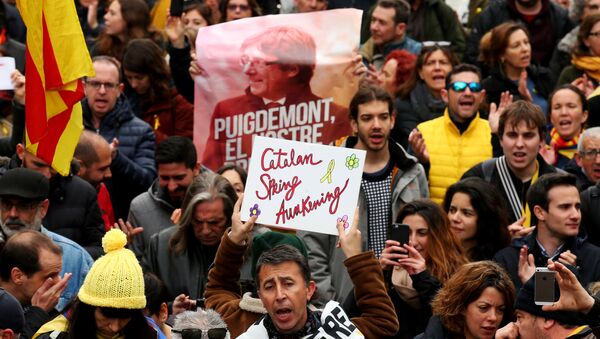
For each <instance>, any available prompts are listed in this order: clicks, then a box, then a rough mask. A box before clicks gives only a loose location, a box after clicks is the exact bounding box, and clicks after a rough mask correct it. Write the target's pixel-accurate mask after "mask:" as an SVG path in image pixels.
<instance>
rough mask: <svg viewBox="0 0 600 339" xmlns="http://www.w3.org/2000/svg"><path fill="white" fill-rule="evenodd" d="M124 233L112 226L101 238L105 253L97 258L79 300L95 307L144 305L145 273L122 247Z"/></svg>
mask: <svg viewBox="0 0 600 339" xmlns="http://www.w3.org/2000/svg"><path fill="white" fill-rule="evenodd" d="M126 244H127V236H126V235H125V233H123V232H122V231H121V230H118V229H112V230H110V231H108V232H106V235H105V236H104V237H103V238H102V247H103V248H104V252H106V254H105V255H104V256H102V257H101V258H99V259H98V260H96V262H95V263H94V265H92V268H91V269H90V271H89V272H88V274H87V276H86V277H85V281H84V282H83V285H82V286H81V289H80V290H79V294H78V295H77V296H78V297H79V300H81V301H82V302H84V303H86V304H88V305H91V306H96V307H110V308H124V309H143V308H144V307H146V295H145V294H144V275H143V273H142V268H141V267H140V264H139V263H138V261H137V259H136V257H135V255H134V254H133V252H131V251H130V250H128V249H126V248H125V245H126Z"/></svg>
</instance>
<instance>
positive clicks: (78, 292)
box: [0, 0, 600, 339]
mask: <svg viewBox="0 0 600 339" xmlns="http://www.w3.org/2000/svg"><path fill="white" fill-rule="evenodd" d="M171 1H174V0H171ZM463 2H464V4H462V5H461V6H459V7H457V8H454V7H451V6H450V5H452V6H455V4H449V3H446V2H444V1H442V0H368V1H365V0H362V1H349V0H258V1H257V0H204V1H202V0H187V1H183V11H182V13H181V15H179V14H178V13H177V16H176V15H173V16H171V15H169V11H168V10H167V9H168V5H165V3H168V1H165V0H112V1H111V0H75V7H76V9H77V13H78V15H79V18H80V24H81V27H82V31H83V33H84V36H85V40H86V42H87V44H88V47H89V50H90V55H91V56H92V63H93V67H94V71H95V75H94V76H93V77H88V78H86V79H83V81H84V86H85V98H84V99H83V100H82V102H81V104H82V108H83V126H84V131H83V133H82V134H81V137H80V140H79V143H78V145H77V148H76V150H75V154H74V157H73V161H72V162H71V171H70V173H69V175H67V176H63V175H60V174H58V173H57V172H56V171H55V170H54V169H53V168H52V167H51V166H50V164H49V163H48V162H46V161H44V160H43V159H40V158H38V157H37V156H36V154H35V153H32V151H31V150H30V148H28V147H27V145H26V140H28V139H27V138H26V137H25V135H24V134H25V113H24V111H25V109H24V107H25V105H26V102H27V100H26V90H25V88H26V85H25V84H26V78H25V76H24V75H23V74H25V72H24V67H25V66H24V65H25V58H26V53H25V48H26V40H25V37H26V34H25V32H26V28H25V27H24V25H23V22H22V21H21V19H20V16H19V12H18V10H17V9H16V7H15V3H14V1H11V0H4V1H2V2H0V54H1V55H2V56H10V57H13V58H15V61H16V68H17V70H15V71H14V72H13V73H12V74H11V81H12V83H13V87H14V90H10V91H8V90H3V91H0V336H1V337H2V338H94V337H95V338H102V339H104V338H126V339H127V338H183V339H189V338H210V339H218V338H237V337H240V338H375V339H377V338H415V337H416V338H432V339H433V338H435V339H437V338H440V339H442V338H469V339H484V338H505V339H510V338H513V339H514V338H524V339H530V338H596V337H600V294H598V290H599V288H598V286H599V285H600V247H599V246H600V157H599V155H600V87H599V86H598V85H599V84H600V0H560V1H559V0H495V1H485V0H469V1H467V0H463ZM348 7H353V8H358V9H362V10H363V11H364V12H363V22H362V30H361V32H360V35H361V37H360V38H361V45H360V47H359V48H358V46H357V48H358V50H357V52H355V55H354V56H352V57H351V58H350V59H351V61H350V66H351V67H349V69H351V71H352V72H351V75H350V77H349V78H348V81H356V82H357V83H358V84H359V85H358V86H356V88H357V90H356V92H355V93H353V95H351V100H350V103H349V105H348V108H345V107H342V106H340V105H337V104H332V105H331V112H332V113H331V114H332V115H336V117H340V116H341V117H342V118H340V119H338V120H337V123H336V124H332V125H326V126H324V130H323V135H324V136H325V138H329V139H330V140H328V141H332V144H335V145H336V146H338V147H346V148H353V149H360V150H364V151H366V158H365V162H364V168H363V173H362V180H361V184H360V193H359V197H358V206H357V207H356V210H355V217H354V220H352V222H351V225H350V226H349V227H347V225H346V226H345V225H344V222H343V221H342V222H338V224H337V225H331V226H332V227H333V226H336V227H337V229H338V235H335V236H334V235H330V234H321V233H314V232H308V231H291V232H290V231H289V230H288V231H282V230H281V229H274V228H269V227H267V226H265V225H261V224H259V223H257V222H256V221H257V217H256V216H253V217H251V218H250V219H249V220H247V221H245V222H244V221H242V219H244V218H243V217H242V215H241V212H240V208H241V205H242V201H243V199H244V198H243V192H244V187H245V184H246V180H247V176H248V175H247V172H246V170H247V168H245V167H244V166H240V164H239V163H228V162H226V161H224V158H223V156H222V150H221V147H222V145H221V144H219V143H217V142H214V140H212V141H211V140H209V143H208V144H207V146H206V149H205V150H204V154H203V157H202V156H199V155H198V154H197V148H196V147H195V145H194V142H193V127H194V119H195V116H194V100H195V98H194V91H195V84H194V79H195V78H201V77H204V76H207V75H206V72H205V70H204V69H203V67H202V64H201V62H199V61H198V60H197V59H196V48H197V47H196V46H201V44H197V42H196V36H197V34H198V31H199V30H200V29H202V28H203V27H205V26H209V25H218V24H223V23H225V22H229V21H233V20H244V19H246V18H250V17H256V16H261V15H267V14H291V13H305V12H314V11H324V10H333V9H338V8H348ZM457 11H458V12H457ZM173 14H175V13H173ZM289 18H290V19H289V20H290V22H291V23H293V20H294V18H295V16H290V17H289ZM339 24H340V25H343V23H339ZM323 34H327V32H323ZM356 34H359V32H356ZM240 45H241V46H242V52H243V53H246V54H244V56H245V57H246V58H242V60H241V63H242V66H243V75H241V76H242V77H248V78H249V79H251V81H250V83H249V85H248V88H247V89H246V93H245V95H243V96H240V97H234V98H232V99H227V100H224V101H222V102H220V103H218V104H217V107H216V108H215V113H214V115H222V116H226V115H227V114H231V111H233V110H240V109H242V108H243V109H246V108H244V107H253V108H256V107H262V108H268V107H271V106H268V105H270V104H272V103H274V102H279V103H280V104H281V103H282V102H283V103H285V104H292V103H298V102H303V101H307V100H316V99H320V98H319V97H318V96H317V95H315V94H314V93H313V92H312V90H311V86H310V82H311V79H312V80H314V79H313V73H314V68H315V67H314V66H315V63H316V61H315V55H316V54H315V53H316V52H315V49H316V47H315V42H314V39H313V38H312V37H310V36H309V35H308V34H307V33H305V32H302V31H301V30H299V29H296V28H291V27H277V28H275V29H273V30H265V31H264V32H263V33H261V34H258V35H256V36H252V37H250V38H248V37H246V36H242V34H240ZM283 46H285V47H283ZM198 48H200V47H198ZM291 51H293V52H294V53H297V54H298V55H302V56H303V57H306V58H305V59H306V60H303V62H304V63H300V62H299V63H298V64H294V62H293V61H290V59H289V58H286V53H291ZM250 53H255V55H254V54H250ZM261 58H262V59H261ZM291 60H296V59H294V58H292V59H291ZM29 100H32V99H31V98H29ZM245 111H247V110H244V112H245ZM345 117H347V118H346V119H344V118H345ZM204 123H205V124H210V122H209V121H206V122H204ZM211 137H213V136H212V135H211V136H210V137H209V138H211ZM340 137H341V138H340ZM243 138H248V142H246V141H244V143H247V144H245V145H244V147H250V144H249V142H251V141H250V140H251V136H250V135H246V136H243ZM596 207H598V208H596ZM392 224H405V225H406V227H407V233H408V239H407V240H406V242H404V243H400V242H399V241H397V240H398V239H392V238H391V233H392V232H391V227H392ZM346 228H347V229H346ZM541 267H543V268H547V269H549V270H550V271H552V272H554V277H555V280H556V281H555V283H554V287H555V289H554V299H553V301H551V302H548V303H546V304H545V305H543V306H542V305H539V303H537V301H536V298H537V297H536V294H537V292H536V289H538V288H539V287H538V282H539V281H538V282H536V279H539V278H537V275H536V274H535V272H536V271H537V270H539V269H540V268H541Z"/></svg>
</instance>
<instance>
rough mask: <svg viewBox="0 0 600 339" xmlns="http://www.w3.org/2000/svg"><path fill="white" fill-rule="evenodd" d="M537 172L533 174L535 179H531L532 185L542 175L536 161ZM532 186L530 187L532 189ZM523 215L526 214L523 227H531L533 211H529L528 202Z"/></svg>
mask: <svg viewBox="0 0 600 339" xmlns="http://www.w3.org/2000/svg"><path fill="white" fill-rule="evenodd" d="M535 166H536V169H535V172H534V173H533V177H532V178H531V185H533V183H534V182H535V181H536V180H537V178H538V176H539V174H540V164H539V163H538V162H537V160H536V161H535ZM531 185H529V187H531ZM523 214H525V222H523V226H525V227H531V210H530V209H529V204H528V203H527V202H525V207H524V208H523Z"/></svg>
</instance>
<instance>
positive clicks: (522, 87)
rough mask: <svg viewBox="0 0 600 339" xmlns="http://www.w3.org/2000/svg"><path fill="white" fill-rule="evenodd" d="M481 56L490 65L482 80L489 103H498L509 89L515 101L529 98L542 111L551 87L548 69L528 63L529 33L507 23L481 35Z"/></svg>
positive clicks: (522, 27)
mask: <svg viewBox="0 0 600 339" xmlns="http://www.w3.org/2000/svg"><path fill="white" fill-rule="evenodd" d="M479 52H480V58H481V60H482V61H483V63H484V64H485V65H486V66H487V67H489V68H490V76H489V77H487V78H486V79H485V80H483V82H482V84H483V88H484V89H485V93H486V96H487V99H488V102H490V103H491V102H493V103H499V102H500V96H501V94H502V93H503V92H505V91H508V92H509V93H510V94H512V95H513V97H514V100H515V101H516V100H520V99H523V100H528V101H531V102H533V103H534V104H537V105H538V106H540V107H541V108H542V111H543V112H545V111H546V108H547V107H548V104H547V102H546V98H547V97H548V94H550V92H551V91H552V88H553V87H554V81H555V78H553V76H552V74H551V72H550V70H548V69H546V68H543V67H536V66H535V65H532V64H531V44H530V42H529V32H527V29H526V28H525V27H524V26H523V25H521V24H519V23H516V22H506V23H503V24H501V25H499V26H496V27H495V28H493V29H492V30H491V31H490V32H488V33H487V34H486V35H484V36H483V38H482V39H481V43H480V45H479Z"/></svg>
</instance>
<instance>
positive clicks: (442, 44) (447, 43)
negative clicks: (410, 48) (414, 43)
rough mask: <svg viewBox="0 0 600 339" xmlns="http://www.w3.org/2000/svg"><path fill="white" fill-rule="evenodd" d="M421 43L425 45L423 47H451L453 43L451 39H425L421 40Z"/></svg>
mask: <svg viewBox="0 0 600 339" xmlns="http://www.w3.org/2000/svg"><path fill="white" fill-rule="evenodd" d="M421 44H422V45H423V47H433V46H439V47H450V45H451V44H452V43H451V42H450V41H423V42H421Z"/></svg>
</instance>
